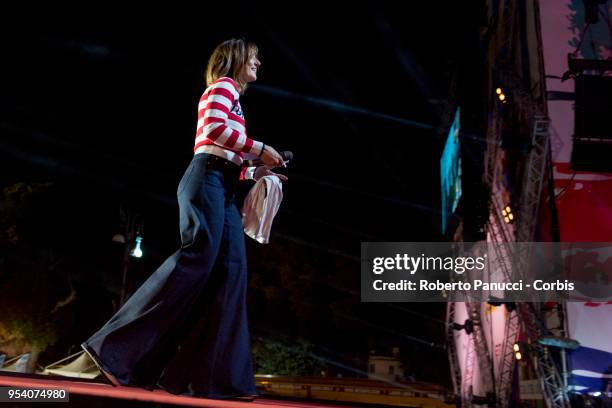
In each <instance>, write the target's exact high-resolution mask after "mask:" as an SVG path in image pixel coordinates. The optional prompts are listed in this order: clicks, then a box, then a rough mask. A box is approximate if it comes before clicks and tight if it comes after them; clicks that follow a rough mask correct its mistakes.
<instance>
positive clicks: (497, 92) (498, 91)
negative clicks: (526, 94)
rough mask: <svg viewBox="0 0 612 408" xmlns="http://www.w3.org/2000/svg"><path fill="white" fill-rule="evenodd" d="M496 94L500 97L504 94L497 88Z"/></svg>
mask: <svg viewBox="0 0 612 408" xmlns="http://www.w3.org/2000/svg"><path fill="white" fill-rule="evenodd" d="M495 93H496V94H498V95H501V94H502V93H503V92H502V89H501V88H497V89H495Z"/></svg>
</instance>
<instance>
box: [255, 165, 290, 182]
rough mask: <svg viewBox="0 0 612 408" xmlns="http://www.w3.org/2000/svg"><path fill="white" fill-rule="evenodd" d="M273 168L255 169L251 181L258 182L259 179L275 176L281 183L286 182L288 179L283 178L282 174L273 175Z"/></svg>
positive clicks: (261, 167) (260, 167)
mask: <svg viewBox="0 0 612 408" xmlns="http://www.w3.org/2000/svg"><path fill="white" fill-rule="evenodd" d="M273 168H274V166H259V167H257V168H256V169H255V174H254V175H253V179H254V180H255V181H257V180H259V179H260V178H262V177H264V176H276V177H278V178H279V179H281V181H287V180H288V178H287V176H285V175H284V174H279V173H275V172H273V171H272V169H273Z"/></svg>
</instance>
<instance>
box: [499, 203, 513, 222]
mask: <svg viewBox="0 0 612 408" xmlns="http://www.w3.org/2000/svg"><path fill="white" fill-rule="evenodd" d="M502 216H503V217H504V222H505V223H506V224H510V223H512V222H513V221H514V213H513V212H512V208H510V206H509V205H507V206H506V208H504V209H503V210H502Z"/></svg>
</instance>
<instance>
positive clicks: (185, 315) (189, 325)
mask: <svg viewBox="0 0 612 408" xmlns="http://www.w3.org/2000/svg"><path fill="white" fill-rule="evenodd" d="M208 156H209V155H207V154H205V153H201V154H197V155H195V156H194V158H193V160H192V161H191V163H190V164H189V167H188V168H187V170H186V171H185V174H184V176H183V178H182V179H181V181H180V183H179V186H178V191H177V195H178V202H179V211H180V231H181V241H182V244H181V248H180V249H179V250H178V251H176V252H175V253H174V254H172V255H171V256H170V257H169V258H168V259H167V260H166V261H165V262H164V263H163V264H162V265H161V266H160V267H159V268H158V269H157V270H156V271H155V272H154V273H153V274H152V275H151V276H150V277H149V278H148V279H147V280H146V281H145V282H144V283H143V285H142V286H141V287H140V288H138V290H137V291H136V292H135V293H134V294H133V295H132V296H131V297H130V298H129V299H128V301H127V302H126V303H125V304H124V305H123V306H122V307H121V309H120V310H119V311H118V312H117V313H116V314H115V315H114V316H113V317H112V318H111V319H110V320H109V321H108V322H107V323H106V324H105V325H104V326H103V327H102V328H101V329H100V330H99V331H98V332H96V333H95V334H94V335H92V336H91V337H90V338H89V339H88V340H87V341H86V342H85V343H84V345H86V346H87V347H88V348H89V349H90V350H92V351H93V352H94V353H95V354H97V358H98V360H99V361H98V362H99V363H100V364H101V365H102V367H103V368H104V369H105V370H107V371H109V372H110V373H111V374H113V375H114V376H115V377H116V378H117V380H118V381H119V382H120V383H122V384H130V385H137V386H141V387H145V388H147V389H153V388H155V387H156V386H159V387H161V388H164V389H166V390H168V391H169V392H172V393H176V394H186V395H193V396H201V397H209V398H225V397H232V396H237V395H257V391H256V388H255V379H254V375H253V366H252V357H251V344H250V337H249V331H248V321H247V309H246V289H247V269H246V253H245V243H244V235H243V230H242V220H241V217H240V213H239V211H238V208H237V206H236V203H235V201H234V199H235V188H236V184H237V182H238V172H237V171H236V172H234V171H225V170H223V169H219V168H218V166H213V165H212V164H210V162H209V160H210V158H208ZM232 166H234V165H233V164H231V165H230V166H228V167H232ZM235 168H236V169H238V166H235Z"/></svg>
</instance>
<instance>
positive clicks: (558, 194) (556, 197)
mask: <svg viewBox="0 0 612 408" xmlns="http://www.w3.org/2000/svg"><path fill="white" fill-rule="evenodd" d="M574 177H576V170H574V173H572V177H570V179H569V181H568V182H567V184H566V185H565V186H564V187H563V188H562V189H561V191H559V192H558V193H557V194H556V195H555V200H556V199H558V198H559V197H561V194H563V193H564V192H565V190H566V189H567V188H568V187H569V185H570V184H572V181H574Z"/></svg>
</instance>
